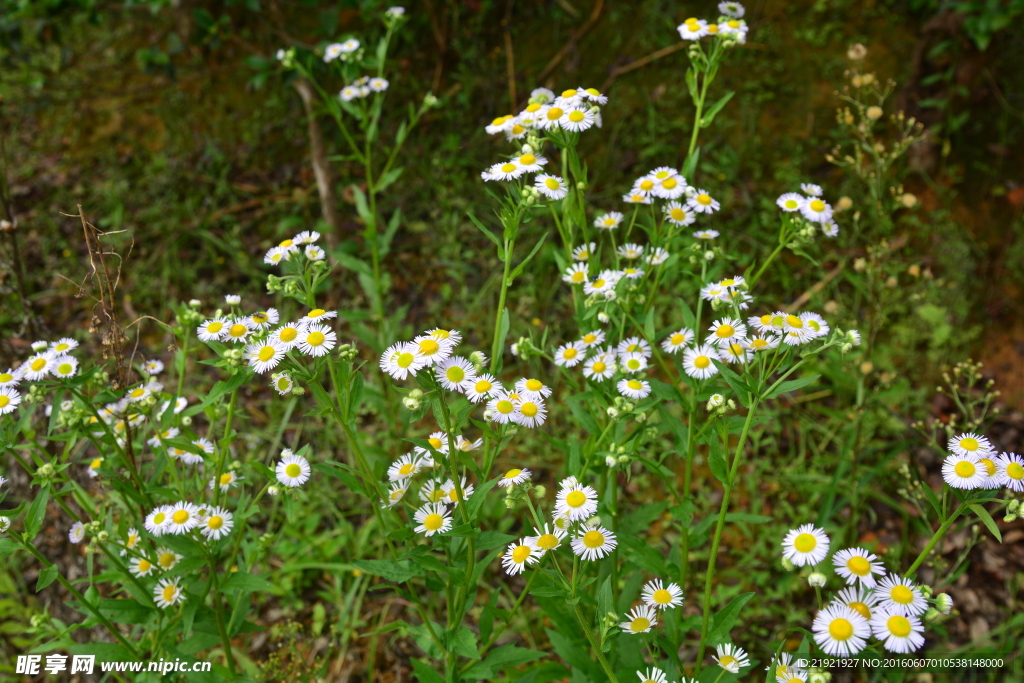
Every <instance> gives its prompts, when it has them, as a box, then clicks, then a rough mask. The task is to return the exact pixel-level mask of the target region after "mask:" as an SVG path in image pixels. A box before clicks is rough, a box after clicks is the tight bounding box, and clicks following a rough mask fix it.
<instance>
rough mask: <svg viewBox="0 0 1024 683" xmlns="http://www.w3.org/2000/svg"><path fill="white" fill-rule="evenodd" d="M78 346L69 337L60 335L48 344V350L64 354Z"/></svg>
mask: <svg viewBox="0 0 1024 683" xmlns="http://www.w3.org/2000/svg"><path fill="white" fill-rule="evenodd" d="M77 348H78V342H76V341H75V340H74V339H72V338H71V337H62V338H61V339H58V340H57V341H55V342H53V343H52V344H50V350H51V351H53V352H54V353H55V354H59V355H64V354H67V353H70V352H71V351H74V350H75V349H77Z"/></svg>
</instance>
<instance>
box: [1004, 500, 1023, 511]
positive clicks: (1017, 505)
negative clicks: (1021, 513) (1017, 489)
mask: <svg viewBox="0 0 1024 683" xmlns="http://www.w3.org/2000/svg"><path fill="white" fill-rule="evenodd" d="M1006 509H1007V511H1009V512H1016V511H1017V510H1019V509H1020V501H1019V500H1017V499H1016V498H1014V499H1013V500H1011V501H1010V504H1009V505H1007V506H1006Z"/></svg>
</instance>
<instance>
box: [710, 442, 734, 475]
mask: <svg viewBox="0 0 1024 683" xmlns="http://www.w3.org/2000/svg"><path fill="white" fill-rule="evenodd" d="M710 439H711V441H710V443H708V450H709V452H708V467H710V468H711V474H713V475H715V479H717V480H718V481H720V482H722V484H723V485H728V483H729V466H728V464H727V463H726V461H725V450H724V449H723V448H722V442H721V441H720V440H719V439H718V438H717V437H716V436H715V435H711V437H710Z"/></svg>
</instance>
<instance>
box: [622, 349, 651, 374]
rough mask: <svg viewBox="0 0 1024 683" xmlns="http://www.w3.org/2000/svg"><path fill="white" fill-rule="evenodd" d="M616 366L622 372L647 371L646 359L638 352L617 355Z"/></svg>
mask: <svg viewBox="0 0 1024 683" xmlns="http://www.w3.org/2000/svg"><path fill="white" fill-rule="evenodd" d="M618 365H619V369H620V370H622V371H623V372H643V371H644V370H646V369H647V357H646V356H645V355H644V354H642V353H640V352H638V351H627V352H626V353H622V354H620V355H619V363H618Z"/></svg>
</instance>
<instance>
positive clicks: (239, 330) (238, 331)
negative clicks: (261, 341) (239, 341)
mask: <svg viewBox="0 0 1024 683" xmlns="http://www.w3.org/2000/svg"><path fill="white" fill-rule="evenodd" d="M248 331H249V328H248V327H246V326H245V325H243V324H242V323H235V324H234V325H232V326H231V327H230V329H228V334H229V335H231V336H232V337H244V336H245V333H246V332H248Z"/></svg>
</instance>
